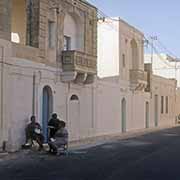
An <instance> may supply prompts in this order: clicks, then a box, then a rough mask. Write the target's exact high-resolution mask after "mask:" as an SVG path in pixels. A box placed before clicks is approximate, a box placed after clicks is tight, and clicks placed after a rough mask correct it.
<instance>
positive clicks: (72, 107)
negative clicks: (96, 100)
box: [69, 95, 80, 140]
mask: <svg viewBox="0 0 180 180" xmlns="http://www.w3.org/2000/svg"><path fill="white" fill-rule="evenodd" d="M69 132H70V133H69V135H70V139H71V140H79V138H80V101H79V98H78V96H77V95H72V96H71V97H70V100H69Z"/></svg>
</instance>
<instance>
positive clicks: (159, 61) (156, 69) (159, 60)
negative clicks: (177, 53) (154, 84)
mask: <svg viewBox="0 0 180 180" xmlns="http://www.w3.org/2000/svg"><path fill="white" fill-rule="evenodd" d="M152 59H153V60H152ZM152 61H153V62H152ZM151 62H152V71H153V74H155V75H158V76H161V77H164V78H167V79H176V80H177V85H178V87H179V86H180V62H179V61H178V60H175V59H174V58H172V57H170V56H168V55H166V54H153V56H152V55H151V54H145V56H144V63H145V64H147V63H151Z"/></svg>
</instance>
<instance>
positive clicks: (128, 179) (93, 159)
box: [0, 127, 180, 180]
mask: <svg viewBox="0 0 180 180" xmlns="http://www.w3.org/2000/svg"><path fill="white" fill-rule="evenodd" d="M12 156H13V157H12V158H6V159H4V160H1V161H0V179H1V180H40V179H42V180H119V179H123V180H136V179H137V180H156V179H158V180H161V179H162V180H179V179H180V127H176V128H172V129H167V130H161V131H159V132H154V133H150V134H146V135H142V136H139V137H135V138H131V139H126V140H117V139H116V140H112V142H111V143H109V142H107V143H106V144H101V145H98V146H96V147H91V148H88V149H84V148H83V149H78V150H70V151H69V154H68V155H67V156H60V157H56V156H50V155H47V154H43V153H38V152H29V151H28V152H26V151H22V152H20V153H17V154H16V155H12Z"/></svg>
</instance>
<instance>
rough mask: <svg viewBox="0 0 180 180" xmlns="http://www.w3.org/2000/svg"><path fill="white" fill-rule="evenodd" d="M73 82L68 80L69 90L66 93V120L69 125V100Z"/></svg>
mask: <svg viewBox="0 0 180 180" xmlns="http://www.w3.org/2000/svg"><path fill="white" fill-rule="evenodd" d="M70 88H71V84H70V82H68V91H67V95H66V122H67V124H68V125H69V119H68V118H69V117H68V100H69V92H70Z"/></svg>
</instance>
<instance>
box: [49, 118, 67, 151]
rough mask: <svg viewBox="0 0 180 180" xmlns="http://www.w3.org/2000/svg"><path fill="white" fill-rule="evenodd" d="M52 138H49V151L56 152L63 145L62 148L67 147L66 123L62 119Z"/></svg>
mask: <svg viewBox="0 0 180 180" xmlns="http://www.w3.org/2000/svg"><path fill="white" fill-rule="evenodd" d="M54 138H55V139H54ZM54 138H50V142H49V148H50V149H49V152H52V153H53V154H57V153H58V149H59V148H61V147H63V149H64V150H65V149H67V145H68V131H67V129H66V123H65V122H64V121H61V123H60V124H59V130H58V131H57V132H56V134H55V136H54Z"/></svg>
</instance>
